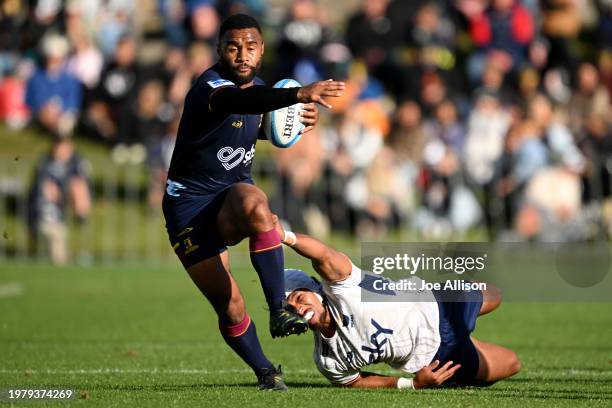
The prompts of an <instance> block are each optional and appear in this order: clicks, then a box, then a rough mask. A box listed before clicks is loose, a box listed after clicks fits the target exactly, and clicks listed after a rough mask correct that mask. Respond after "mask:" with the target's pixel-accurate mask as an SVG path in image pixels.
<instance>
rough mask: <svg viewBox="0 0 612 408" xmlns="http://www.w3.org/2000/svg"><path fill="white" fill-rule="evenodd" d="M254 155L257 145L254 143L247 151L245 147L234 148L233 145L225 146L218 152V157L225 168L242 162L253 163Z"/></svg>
mask: <svg viewBox="0 0 612 408" xmlns="http://www.w3.org/2000/svg"><path fill="white" fill-rule="evenodd" d="M254 156H255V145H252V146H251V149H250V150H249V151H246V150H245V149H244V147H239V148H237V149H234V148H233V147H231V146H225V147H222V148H221V149H219V151H218V152H217V159H219V161H220V162H221V165H223V168H224V169H225V170H231V169H233V168H234V167H236V166H238V165H239V164H240V163H242V164H244V165H245V166H246V165H248V164H250V163H251V161H252V160H253V157H254Z"/></svg>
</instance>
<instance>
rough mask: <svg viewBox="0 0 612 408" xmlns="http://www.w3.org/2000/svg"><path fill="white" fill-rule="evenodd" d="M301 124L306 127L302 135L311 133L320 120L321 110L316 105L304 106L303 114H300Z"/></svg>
mask: <svg viewBox="0 0 612 408" xmlns="http://www.w3.org/2000/svg"><path fill="white" fill-rule="evenodd" d="M300 116H301V118H300V122H302V123H303V124H304V125H305V126H306V127H305V128H304V130H303V131H302V134H304V133H308V132H310V131H311V130H312V129H314V126H315V125H316V124H317V121H318V120H319V108H317V104H316V103H306V104H304V105H302V112H300Z"/></svg>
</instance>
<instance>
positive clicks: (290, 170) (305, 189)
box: [275, 129, 323, 232]
mask: <svg viewBox="0 0 612 408" xmlns="http://www.w3.org/2000/svg"><path fill="white" fill-rule="evenodd" d="M275 162H276V164H277V169H278V173H279V176H280V177H279V180H278V182H279V188H278V190H277V191H278V193H279V195H278V196H277V197H275V201H276V202H277V203H278V204H277V205H276V206H277V207H278V209H279V211H278V215H279V217H281V218H282V219H283V220H285V221H287V222H288V223H289V224H290V225H291V226H292V227H293V228H295V229H296V230H302V231H310V232H314V229H316V228H312V227H314V225H313V224H311V223H310V222H308V221H309V219H308V218H309V215H310V214H311V213H312V212H313V211H316V210H315V205H316V204H317V203H315V202H314V200H313V196H314V195H313V194H312V192H313V189H314V188H315V183H316V182H317V181H318V179H319V177H320V175H321V169H322V165H323V154H322V148H321V134H320V133H319V131H318V129H315V130H313V131H312V132H311V133H309V134H308V135H307V136H306V137H304V138H302V139H301V140H300V141H299V143H297V144H295V145H294V146H292V147H291V149H278V150H277V151H276V160H275ZM311 228H312V229H311ZM319 229H320V228H319Z"/></svg>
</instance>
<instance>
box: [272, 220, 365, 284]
mask: <svg viewBox="0 0 612 408" xmlns="http://www.w3.org/2000/svg"><path fill="white" fill-rule="evenodd" d="M273 221H274V226H275V228H276V229H277V231H278V232H279V234H280V236H281V241H282V242H283V243H285V244H287V245H289V246H291V248H293V250H294V251H295V252H297V253H298V254H300V255H302V256H303V257H305V258H308V259H310V260H311V262H312V266H313V268H314V269H315V271H316V272H317V273H318V274H319V275H320V276H321V277H322V278H323V279H325V280H326V281H328V282H339V281H342V280H344V279H346V278H348V277H349V275H350V274H351V271H352V269H353V265H352V263H351V261H350V259H349V257H348V256H347V255H346V254H344V253H342V252H340V251H336V250H335V249H333V248H331V247H329V246H327V245H325V244H324V243H322V242H321V241H319V240H317V239H315V238H312V237H310V236H308V235H305V234H294V235H295V240H293V239H292V238H293V236H292V237H291V238H289V235H290V234H286V233H285V230H284V229H283V227H282V225H281V224H280V222H279V220H278V217H277V216H276V215H274V216H273Z"/></svg>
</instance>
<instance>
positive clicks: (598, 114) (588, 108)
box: [568, 63, 612, 201]
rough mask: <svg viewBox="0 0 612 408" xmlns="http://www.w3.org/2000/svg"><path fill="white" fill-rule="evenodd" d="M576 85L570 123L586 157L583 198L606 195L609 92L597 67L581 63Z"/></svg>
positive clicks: (611, 137) (611, 145) (610, 153)
mask: <svg viewBox="0 0 612 408" xmlns="http://www.w3.org/2000/svg"><path fill="white" fill-rule="evenodd" d="M577 77H578V78H577V82H578V89H577V90H576V92H574V93H573V95H572V98H571V100H570V104H569V107H568V108H569V109H568V110H569V123H570V125H571V130H572V132H573V134H574V135H576V136H577V137H576V139H577V142H578V145H579V146H580V149H581V151H582V152H583V153H584V154H585V156H586V159H587V160H588V166H587V167H586V170H587V173H586V174H585V180H584V181H585V184H584V188H585V191H584V193H585V200H586V201H591V200H593V199H601V198H604V197H608V196H609V195H610V193H611V189H612V184H611V183H612V177H610V171H609V169H610V168H612V166H611V162H610V161H611V159H610V158H611V157H612V119H611V117H610V94H609V91H608V89H607V88H606V87H605V86H604V85H602V84H601V82H600V80H599V73H598V72H597V69H596V68H595V67H594V66H593V65H591V64H589V63H583V64H581V65H580V68H579V69H578V75H577Z"/></svg>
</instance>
